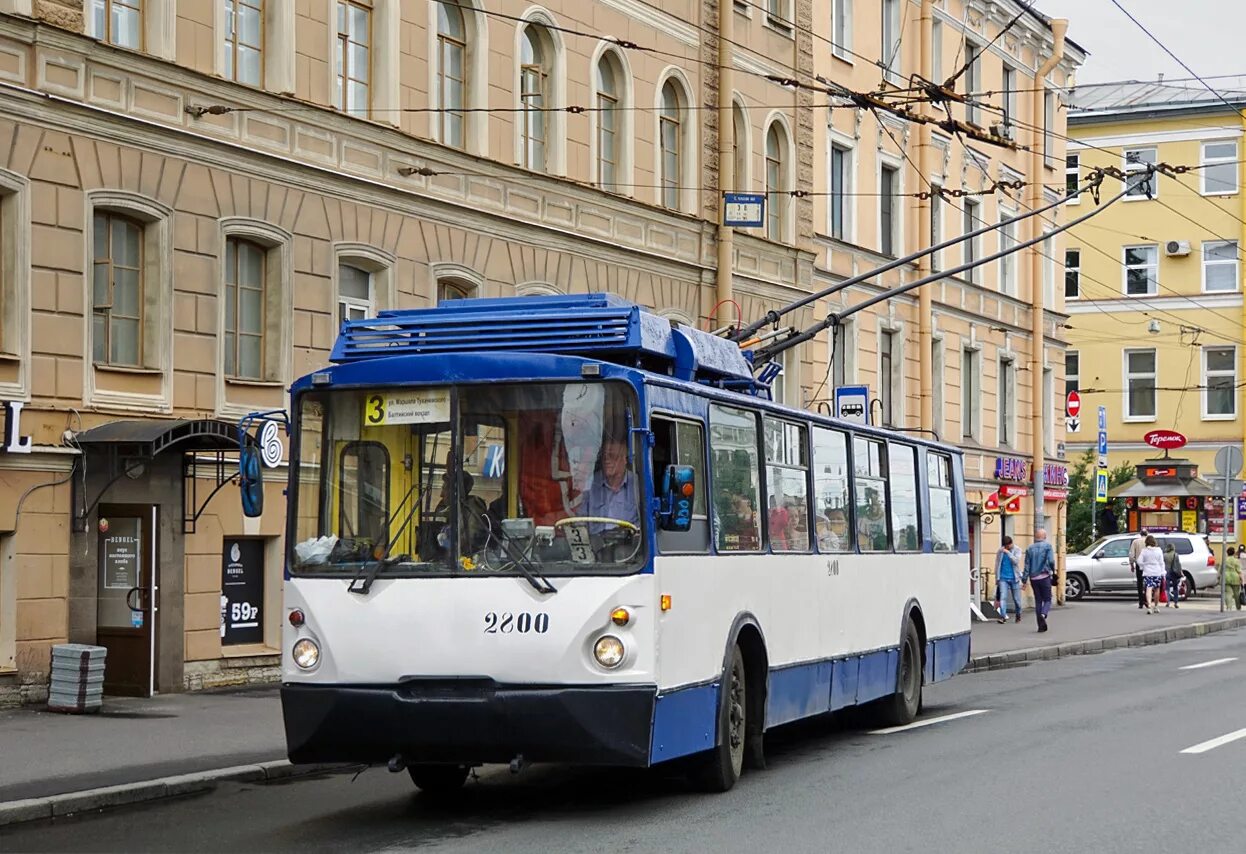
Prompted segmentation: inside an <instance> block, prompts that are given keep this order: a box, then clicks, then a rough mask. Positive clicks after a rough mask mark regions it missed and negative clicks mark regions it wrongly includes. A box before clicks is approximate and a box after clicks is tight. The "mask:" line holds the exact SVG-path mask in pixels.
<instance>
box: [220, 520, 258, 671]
mask: <svg viewBox="0 0 1246 854" xmlns="http://www.w3.org/2000/svg"><path fill="white" fill-rule="evenodd" d="M223 551H224V554H223V555H222V557H223V560H222V562H221V644H222V645H223V646H230V645H232V644H244V643H263V642H264V541H263V540H255V539H251V540H244V539H233V538H227V539H226V540H225V548H224V550H223Z"/></svg>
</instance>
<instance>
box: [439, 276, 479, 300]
mask: <svg viewBox="0 0 1246 854" xmlns="http://www.w3.org/2000/svg"><path fill="white" fill-rule="evenodd" d="M474 296H476V286H475V285H473V284H472V283H471V282H465V281H463V280H461V279H438V280H437V302H444V301H445V300H452V299H471V298H472V297H474Z"/></svg>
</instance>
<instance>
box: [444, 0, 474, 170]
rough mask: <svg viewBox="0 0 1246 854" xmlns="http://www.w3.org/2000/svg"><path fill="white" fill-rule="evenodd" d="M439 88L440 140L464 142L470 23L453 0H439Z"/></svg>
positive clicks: (456, 145) (452, 143)
mask: <svg viewBox="0 0 1246 854" xmlns="http://www.w3.org/2000/svg"><path fill="white" fill-rule="evenodd" d="M437 91H438V94H439V96H440V98H441V103H440V105H439V106H440V108H441V112H440V113H439V114H438V115H439V116H440V119H441V142H442V144H444V145H449V146H452V147H454V148H463V146H464V138H465V133H464V123H465V122H464V115H463V112H462V110H463V107H464V105H465V104H466V103H467V26H466V23H465V22H464V20H463V11H462V9H461V8H460V7H459V6H458V5H457V4H454V3H438V4H437Z"/></svg>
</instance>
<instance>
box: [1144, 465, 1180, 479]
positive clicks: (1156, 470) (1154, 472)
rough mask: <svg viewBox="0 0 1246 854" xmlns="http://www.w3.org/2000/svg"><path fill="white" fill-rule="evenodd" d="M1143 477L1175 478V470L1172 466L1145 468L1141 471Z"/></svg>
mask: <svg viewBox="0 0 1246 854" xmlns="http://www.w3.org/2000/svg"><path fill="white" fill-rule="evenodd" d="M1142 476H1143V477H1176V476H1177V470H1176V469H1175V468H1173V467H1172V466H1147V467H1146V468H1144V469H1143V470H1142Z"/></svg>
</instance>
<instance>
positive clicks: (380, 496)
mask: <svg viewBox="0 0 1246 854" xmlns="http://www.w3.org/2000/svg"><path fill="white" fill-rule="evenodd" d="M339 466H340V468H341V472H342V474H341V480H339V481H338V502H337V513H338V530H339V531H341V532H342V534H341V535H342V536H344V537H349V538H351V539H355V540H362V541H366V542H368V543H371V544H373V545H375V544H378V543H380V542H381V541H382V540H383V539H385V528H386V520H387V517H388V515H389V454H388V453H387V452H386V450H385V446H384V445H382V444H380V443H379V442H350V443H348V444H346V445H344V446H343V447H342V453H341V459H340V461H339Z"/></svg>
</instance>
